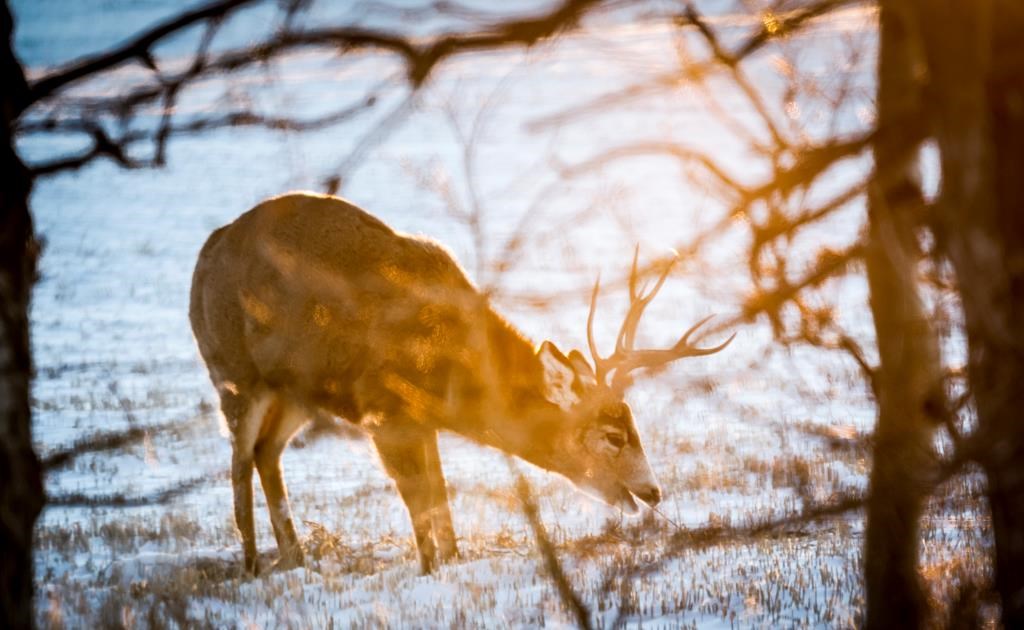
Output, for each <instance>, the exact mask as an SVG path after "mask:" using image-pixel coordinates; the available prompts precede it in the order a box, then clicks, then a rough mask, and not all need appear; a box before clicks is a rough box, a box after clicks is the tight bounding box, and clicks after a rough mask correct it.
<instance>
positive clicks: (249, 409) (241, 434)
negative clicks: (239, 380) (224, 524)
mask: <svg viewBox="0 0 1024 630" xmlns="http://www.w3.org/2000/svg"><path fill="white" fill-rule="evenodd" d="M267 404H268V401H267V400H261V399H257V400H253V399H251V398H249V397H247V396H244V395H242V394H239V393H236V392H228V391H222V392H221V410H222V411H223V412H224V419H225V421H226V422H227V425H228V428H229V429H230V430H231V433H232V440H231V487H232V490H233V491H234V500H235V526H236V527H238V533H239V534H240V535H241V538H242V558H243V560H242V562H243V566H244V567H245V570H246V571H247V572H248V573H249V574H250V575H256V574H257V572H258V571H259V566H258V564H257V555H256V528H255V523H254V522H253V514H252V500H253V496H252V470H253V447H254V445H255V442H256V434H257V431H258V430H259V422H260V421H261V419H262V416H263V414H264V413H265V412H266V409H267Z"/></svg>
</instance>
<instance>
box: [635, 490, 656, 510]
mask: <svg viewBox="0 0 1024 630" xmlns="http://www.w3.org/2000/svg"><path fill="white" fill-rule="evenodd" d="M634 494H636V498H638V499H640V500H641V501H643V502H644V503H646V504H647V505H649V506H651V507H654V506H655V505H658V504H659V503H661V488H659V487H658V486H651V487H649V488H646V489H644V490H642V491H640V492H636V493H634Z"/></svg>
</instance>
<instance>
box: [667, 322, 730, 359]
mask: <svg viewBox="0 0 1024 630" xmlns="http://www.w3.org/2000/svg"><path fill="white" fill-rule="evenodd" d="M713 317H714V315H713V314H712V315H708V316H707V317H705V318H704V319H702V320H700V321H699V322H697V323H696V324H694V325H693V326H690V329H689V330H687V331H686V332H684V333H683V336H682V337H680V338H679V341H677V342H676V345H674V346H672V349H671V350H670V351H669V352H671V353H673V354H674V355H675V357H674V358H676V359H682V358H683V357H703V356H707V355H709V354H714V353H716V352H721V351H722V350H725V348H726V346H728V345H729V344H730V343H732V340H733V339H735V338H736V333H733V334H732V335H730V336H729V338H728V339H726V340H725V341H724V342H722V343H720V344H718V345H717V346H713V347H711V348H694V347H693V346H691V345H690V335H692V334H693V333H695V332H696V331H697V329H698V328H700V327H701V326H703V325H704V324H706V323H708V322H709V321H711V319H712V318H713Z"/></svg>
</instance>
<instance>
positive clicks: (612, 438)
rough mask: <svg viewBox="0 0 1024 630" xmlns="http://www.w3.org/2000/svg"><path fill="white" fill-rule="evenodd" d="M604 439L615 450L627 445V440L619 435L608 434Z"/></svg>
mask: <svg viewBox="0 0 1024 630" xmlns="http://www.w3.org/2000/svg"><path fill="white" fill-rule="evenodd" d="M604 439H606V440H608V443H609V444H611V445H612V446H614V447H615V448H622V447H623V446H625V445H626V438H624V437H623V436H622V435H621V434H619V433H606V434H605V436H604Z"/></svg>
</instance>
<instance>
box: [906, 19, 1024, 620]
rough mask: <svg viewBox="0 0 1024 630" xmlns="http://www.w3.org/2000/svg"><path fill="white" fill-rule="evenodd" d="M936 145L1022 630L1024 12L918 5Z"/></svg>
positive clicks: (984, 451) (1008, 609)
mask: <svg viewBox="0 0 1024 630" xmlns="http://www.w3.org/2000/svg"><path fill="white" fill-rule="evenodd" d="M913 6H914V11H915V13H916V19H917V20H918V21H919V23H920V29H921V34H922V37H921V39H922V42H923V48H924V51H925V54H926V57H927V73H928V76H929V77H930V83H929V91H930V94H931V98H930V100H931V101H932V105H931V107H930V109H931V111H932V114H933V115H932V120H931V123H932V126H933V128H934V130H935V137H936V140H937V142H938V145H939V150H940V155H941V168H942V191H941V195H940V198H939V200H938V202H937V203H936V211H935V218H934V220H935V231H936V234H937V235H938V237H939V239H938V240H939V245H940V247H941V250H942V252H943V254H944V255H945V256H946V257H947V258H948V260H949V261H950V262H951V263H952V266H953V269H954V270H955V272H956V275H957V280H958V284H959V289H960V295H961V300H962V303H963V312H964V321H965V324H966V331H967V344H968V365H967V370H968V376H969V379H970V387H971V392H972V395H973V399H974V402H975V405H976V408H977V413H978V434H977V439H976V440H975V443H976V444H977V446H976V451H975V452H974V453H973V455H974V456H975V458H976V459H977V460H978V462H979V463H980V464H981V465H982V467H983V468H984V470H985V472H986V475H987V478H988V499H989V505H990V508H991V512H992V529H993V533H994V537H995V586H996V590H997V591H998V593H999V595H1000V599H1001V602H1002V620H1003V624H1004V625H1005V627H1007V628H1021V627H1024V425H1022V424H1021V420H1022V418H1021V412H1022V410H1024V52H1022V47H1021V43H1020V38H1021V34H1022V33H1024V4H1022V3H1021V2H1019V0H979V1H978V2H974V3H971V4H970V6H967V5H964V4H963V3H962V2H958V1H957V0H941V1H938V0H928V1H925V0H917V1H916V2H914V3H913Z"/></svg>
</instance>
